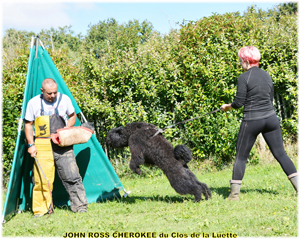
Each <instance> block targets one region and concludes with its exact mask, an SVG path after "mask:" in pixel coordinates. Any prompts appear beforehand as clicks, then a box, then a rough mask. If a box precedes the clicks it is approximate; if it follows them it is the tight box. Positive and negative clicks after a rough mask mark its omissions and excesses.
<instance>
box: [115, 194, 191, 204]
mask: <svg viewBox="0 0 300 239" xmlns="http://www.w3.org/2000/svg"><path fill="white" fill-rule="evenodd" d="M193 200H194V199H193V197H192V196H191V197H185V196H180V195H178V196H168V195H164V196H162V195H155V196H150V197H149V196H148V197H143V196H130V195H129V197H127V198H122V199H120V202H122V203H125V202H126V203H129V204H133V203H137V202H138V201H154V202H164V203H183V202H184V201H193Z"/></svg>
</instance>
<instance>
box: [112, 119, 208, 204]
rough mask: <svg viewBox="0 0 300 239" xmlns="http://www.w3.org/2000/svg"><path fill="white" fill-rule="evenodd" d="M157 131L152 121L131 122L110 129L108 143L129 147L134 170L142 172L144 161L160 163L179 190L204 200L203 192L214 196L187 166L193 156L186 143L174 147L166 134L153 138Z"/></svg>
mask: <svg viewBox="0 0 300 239" xmlns="http://www.w3.org/2000/svg"><path fill="white" fill-rule="evenodd" d="M156 132H157V129H156V126H155V125H153V124H147V123H144V122H137V123H131V124H127V125H125V127H119V128H115V129H112V130H111V131H109V133H108V135H107V138H106V142H107V144H108V145H110V146H112V147H114V148H123V147H126V146H129V148H130V152H131V161H130V169H131V170H132V171H133V172H134V173H137V174H139V175H141V174H142V171H141V169H140V167H139V165H141V164H152V165H157V166H158V167H159V168H160V169H161V170H162V171H163V172H164V174H165V175H166V176H167V178H168V179H169V181H170V184H171V186H172V187H173V188H174V189H175V191H176V192H177V193H179V194H191V195H194V196H195V201H200V200H201V195H202V193H203V194H204V196H205V199H206V200H207V199H208V198H209V197H211V192H210V189H209V188H208V187H207V185H206V184H205V183H201V182H199V181H198V180H197V178H196V176H195V175H194V174H193V173H192V171H191V170H190V169H189V168H188V166H187V163H188V162H189V161H190V160H191V159H192V156H191V151H190V150H189V148H187V147H186V146H185V145H177V146H176V147H175V148H173V146H172V144H171V143H170V142H168V141H167V140H166V139H165V138H164V137H163V135H161V134H158V135H156V136H154V137H153V135H154V134H155V133H156Z"/></svg>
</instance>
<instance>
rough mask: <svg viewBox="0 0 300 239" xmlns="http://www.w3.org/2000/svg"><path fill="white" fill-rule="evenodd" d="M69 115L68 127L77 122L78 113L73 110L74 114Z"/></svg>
mask: <svg viewBox="0 0 300 239" xmlns="http://www.w3.org/2000/svg"><path fill="white" fill-rule="evenodd" d="M68 116H69V119H68V123H67V126H66V128H68V127H72V126H74V125H75V123H76V113H75V112H73V113H72V114H70V115H68Z"/></svg>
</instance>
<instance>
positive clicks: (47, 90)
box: [41, 78, 57, 103]
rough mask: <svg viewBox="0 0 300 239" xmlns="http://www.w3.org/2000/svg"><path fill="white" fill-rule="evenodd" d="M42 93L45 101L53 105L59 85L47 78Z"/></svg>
mask: <svg viewBox="0 0 300 239" xmlns="http://www.w3.org/2000/svg"><path fill="white" fill-rule="evenodd" d="M41 91H42V93H43V99H44V100H45V101H47V102H50V103H52V102H54V101H55V100H56V96H57V84H56V82H55V81H54V80H53V79H51V78H46V79H45V80H44V81H43V83H42V88H41Z"/></svg>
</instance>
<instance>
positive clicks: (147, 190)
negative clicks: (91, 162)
mask: <svg viewBox="0 0 300 239" xmlns="http://www.w3.org/2000/svg"><path fill="white" fill-rule="evenodd" d="M293 155H295V156H296V155H297V154H296V153H294V154H293ZM295 159H296V158H295ZM198 168H199V167H198ZM193 172H194V173H195V174H196V176H197V177H198V179H199V180H200V181H202V182H205V183H206V184H207V185H208V186H209V187H210V188H211V191H212V199H211V200H208V201H205V200H203V201H201V202H200V203H194V202H193V199H194V198H193V196H189V195H188V196H181V195H179V194H177V193H176V192H175V191H174V190H173V188H172V187H171V186H170V184H169V182H168V180H167V178H166V177H165V176H164V175H162V174H160V175H154V176H153V175H150V174H149V175H147V176H146V177H124V178H121V181H122V183H123V185H124V186H125V188H126V190H129V191H131V194H130V196H129V197H128V198H121V199H115V200H111V201H107V202H103V203H91V204H89V206H88V212H87V213H82V214H78V213H73V212H72V211H70V209H69V208H67V207H66V208H56V209H55V213H54V214H52V215H51V216H50V217H49V218H47V216H44V217H42V218H32V213H31V212H23V213H21V214H17V215H15V216H14V217H12V218H11V220H9V221H8V222H7V223H5V224H4V225H3V228H2V235H3V236H9V237H40V236H46V237H63V236H64V235H65V234H66V233H70V234H69V236H72V235H73V237H74V236H76V235H74V234H72V233H78V232H81V233H83V234H82V235H81V236H83V237H85V238H91V236H93V237H105V236H108V235H109V236H110V237H123V238H124V237H126V236H127V237H129V236H130V235H129V234H127V235H126V234H118V233H125V232H133V233H142V232H151V233H155V234H151V235H150V236H152V237H156V238H159V237H160V234H161V233H164V234H165V236H166V235H168V237H171V238H184V237H186V236H188V237H192V236H193V235H195V234H198V236H199V237H202V238H203V237H204V236H205V235H207V236H209V237H211V238H212V237H214V236H217V235H219V236H220V237H222V235H221V234H224V233H225V234H227V233H229V234H228V235H227V236H228V237H230V233H232V234H231V235H233V234H236V235H237V236H238V237H282V236H288V237H297V236H298V223H297V211H298V207H297V195H296V193H295V191H294V189H293V187H292V185H291V183H290V182H289V180H288V179H287V177H286V176H285V174H284V172H283V171H282V169H281V167H280V166H279V164H278V163H277V162H275V161H274V160H270V159H268V160H267V162H266V161H263V162H261V163H259V164H258V165H255V166H252V165H250V166H247V168H246V173H245V177H244V179H243V184H242V189H241V196H240V201H237V202H236V201H235V202H232V201H227V200H225V199H226V198H227V197H228V195H229V193H230V192H229V190H230V186H229V180H230V179H231V175H232V166H230V167H227V168H225V169H224V170H222V171H216V170H212V171H211V172H207V171H204V170H199V169H196V167H195V168H194V169H193ZM89 233H90V235H89ZM101 233H102V234H101ZM105 233H106V234H105ZM174 233H175V234H174ZM193 233H194V234H193ZM203 233H204V235H203ZM213 233H214V234H213ZM134 235H135V236H139V237H141V236H142V235H141V234H134Z"/></svg>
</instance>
